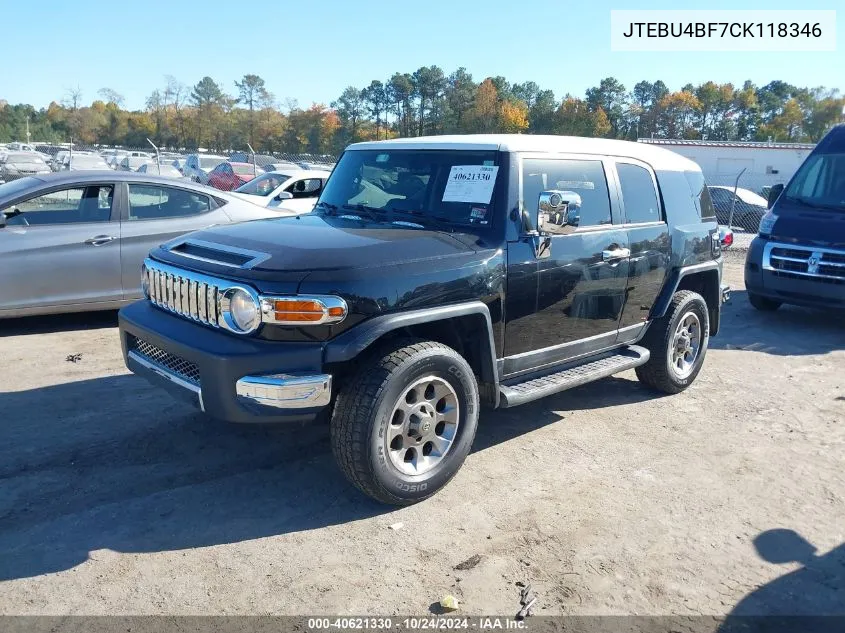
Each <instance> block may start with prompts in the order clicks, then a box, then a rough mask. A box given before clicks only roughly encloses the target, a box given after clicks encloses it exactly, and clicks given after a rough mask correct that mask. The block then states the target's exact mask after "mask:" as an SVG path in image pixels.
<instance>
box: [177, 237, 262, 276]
mask: <svg viewBox="0 0 845 633" xmlns="http://www.w3.org/2000/svg"><path fill="white" fill-rule="evenodd" d="M165 248H166V249H167V250H168V251H170V252H171V253H174V254H176V255H181V256H182V257H188V258H190V259H196V260H199V261H202V262H208V263H210V264H217V265H218V266H228V267H230V268H245V269H249V268H253V267H254V266H258V265H259V264H261V263H262V262H264V261H266V260H268V259H269V258H270V255H269V254H268V253H261V252H259V251H251V250H247V249H244V248H237V247H234V246H227V245H225V244H215V243H214V242H206V241H204V240H197V239H180V240H177V241H176V242H171V243H170V244H168V245H166V246H165Z"/></svg>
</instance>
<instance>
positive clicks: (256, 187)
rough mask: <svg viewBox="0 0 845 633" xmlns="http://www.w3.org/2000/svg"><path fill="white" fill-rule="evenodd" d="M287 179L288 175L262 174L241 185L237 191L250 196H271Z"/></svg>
mask: <svg viewBox="0 0 845 633" xmlns="http://www.w3.org/2000/svg"><path fill="white" fill-rule="evenodd" d="M287 180H288V177H287V176H284V175H282V174H262V175H261V176H258V177H257V178H253V179H252V180H250V181H249V182H247V183H245V184H243V185H241V186H240V187H238V188H237V189H235V191H237V192H238V193H245V194H248V195H250V196H269V195H270V194H271V193H273V192H274V191H275V190H276V189H277V188H278V187H279V186H280V185H281V184H282V183H283V182H285V181H287Z"/></svg>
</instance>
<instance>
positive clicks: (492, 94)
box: [467, 77, 499, 132]
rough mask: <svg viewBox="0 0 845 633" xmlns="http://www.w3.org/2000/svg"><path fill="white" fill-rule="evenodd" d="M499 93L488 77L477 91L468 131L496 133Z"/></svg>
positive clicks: (470, 113)
mask: <svg viewBox="0 0 845 633" xmlns="http://www.w3.org/2000/svg"><path fill="white" fill-rule="evenodd" d="M498 114H499V93H498V92H497V91H496V86H494V85H493V81H492V80H491V79H490V78H489V77H488V78H487V79H485V80H484V81H482V82H481V83H480V84H479V86H478V88H477V89H476V91H475V101H474V103H473V105H472V110H470V112H469V117H468V118H469V121H468V128H469V129H468V130H467V131H471V132H494V131H495V130H496V126H497V125H498Z"/></svg>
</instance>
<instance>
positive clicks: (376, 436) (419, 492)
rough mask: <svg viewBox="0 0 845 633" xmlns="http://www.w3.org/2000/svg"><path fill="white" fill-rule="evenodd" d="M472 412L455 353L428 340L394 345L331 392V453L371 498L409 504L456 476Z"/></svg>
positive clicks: (468, 377)
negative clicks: (333, 399)
mask: <svg viewBox="0 0 845 633" xmlns="http://www.w3.org/2000/svg"><path fill="white" fill-rule="evenodd" d="M478 410H479V396H478V385H477V383H476V381H475V376H474V375H473V371H472V368H471V367H470V366H469V364H468V363H467V362H466V360H464V358H463V357H462V356H461V355H460V354H458V353H457V352H456V351H455V350H453V349H452V348H450V347H447V346H446V345H442V344H440V343H435V342H431V341H414V340H408V339H406V340H402V341H397V342H394V343H393V344H392V345H388V346H387V347H384V348H382V350H381V351H380V352H378V353H376V354H374V355H373V356H372V357H371V358H370V360H369V362H365V363H362V364H361V365H360V366H359V368H358V371H357V373H356V374H355V375H354V376H353V377H352V378H351V380H350V381H349V382H348V383H347V384H346V385H345V386H344V388H343V389H342V390H341V391H340V393H339V394H338V396H337V402H336V403H335V407H334V414H333V416H332V421H331V439H332V452H333V453H334V456H335V459H336V460H337V462H338V465H339V466H340V468H341V470H342V471H343V473H344V475H346V477H347V479H349V481H350V482H352V483H353V484H354V485H355V486H357V487H358V488H359V489H360V490H361V491H363V492H364V493H365V494H367V495H369V496H370V497H372V498H373V499H376V500H377V501H380V502H382V503H387V504H392V505H408V504H411V503H416V502H418V501H422V500H423V499H425V498H427V497H430V496H431V495H433V494H434V493H435V492H437V491H438V490H440V489H441V488H442V487H443V486H445V485H446V484H447V483H448V482H449V480H450V479H451V478H452V477H453V476H454V475H455V473H457V472H458V469H459V468H460V467H461V465H462V464H463V462H464V459H465V458H466V456H467V454H468V453H469V450H470V448H471V447H472V441H473V439H474V438H475V431H476V428H477V426H478Z"/></svg>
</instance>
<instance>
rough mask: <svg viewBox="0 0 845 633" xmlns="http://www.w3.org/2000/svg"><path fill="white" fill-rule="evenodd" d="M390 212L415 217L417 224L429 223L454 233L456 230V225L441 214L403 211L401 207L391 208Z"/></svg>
mask: <svg viewBox="0 0 845 633" xmlns="http://www.w3.org/2000/svg"><path fill="white" fill-rule="evenodd" d="M390 213H392V214H394V215H398V216H405V217H410V218H413V219H414V220H415V224H429V225H431V226H432V227H433V228H436V229H440V230H442V231H447V232H449V233H453V232H454V231H455V227H454V225H453V224H452V222H451V220H450V219H449V218H444V217H441V216H439V215H428V214H427V213H425V212H423V211H403V210H401V209H390Z"/></svg>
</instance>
